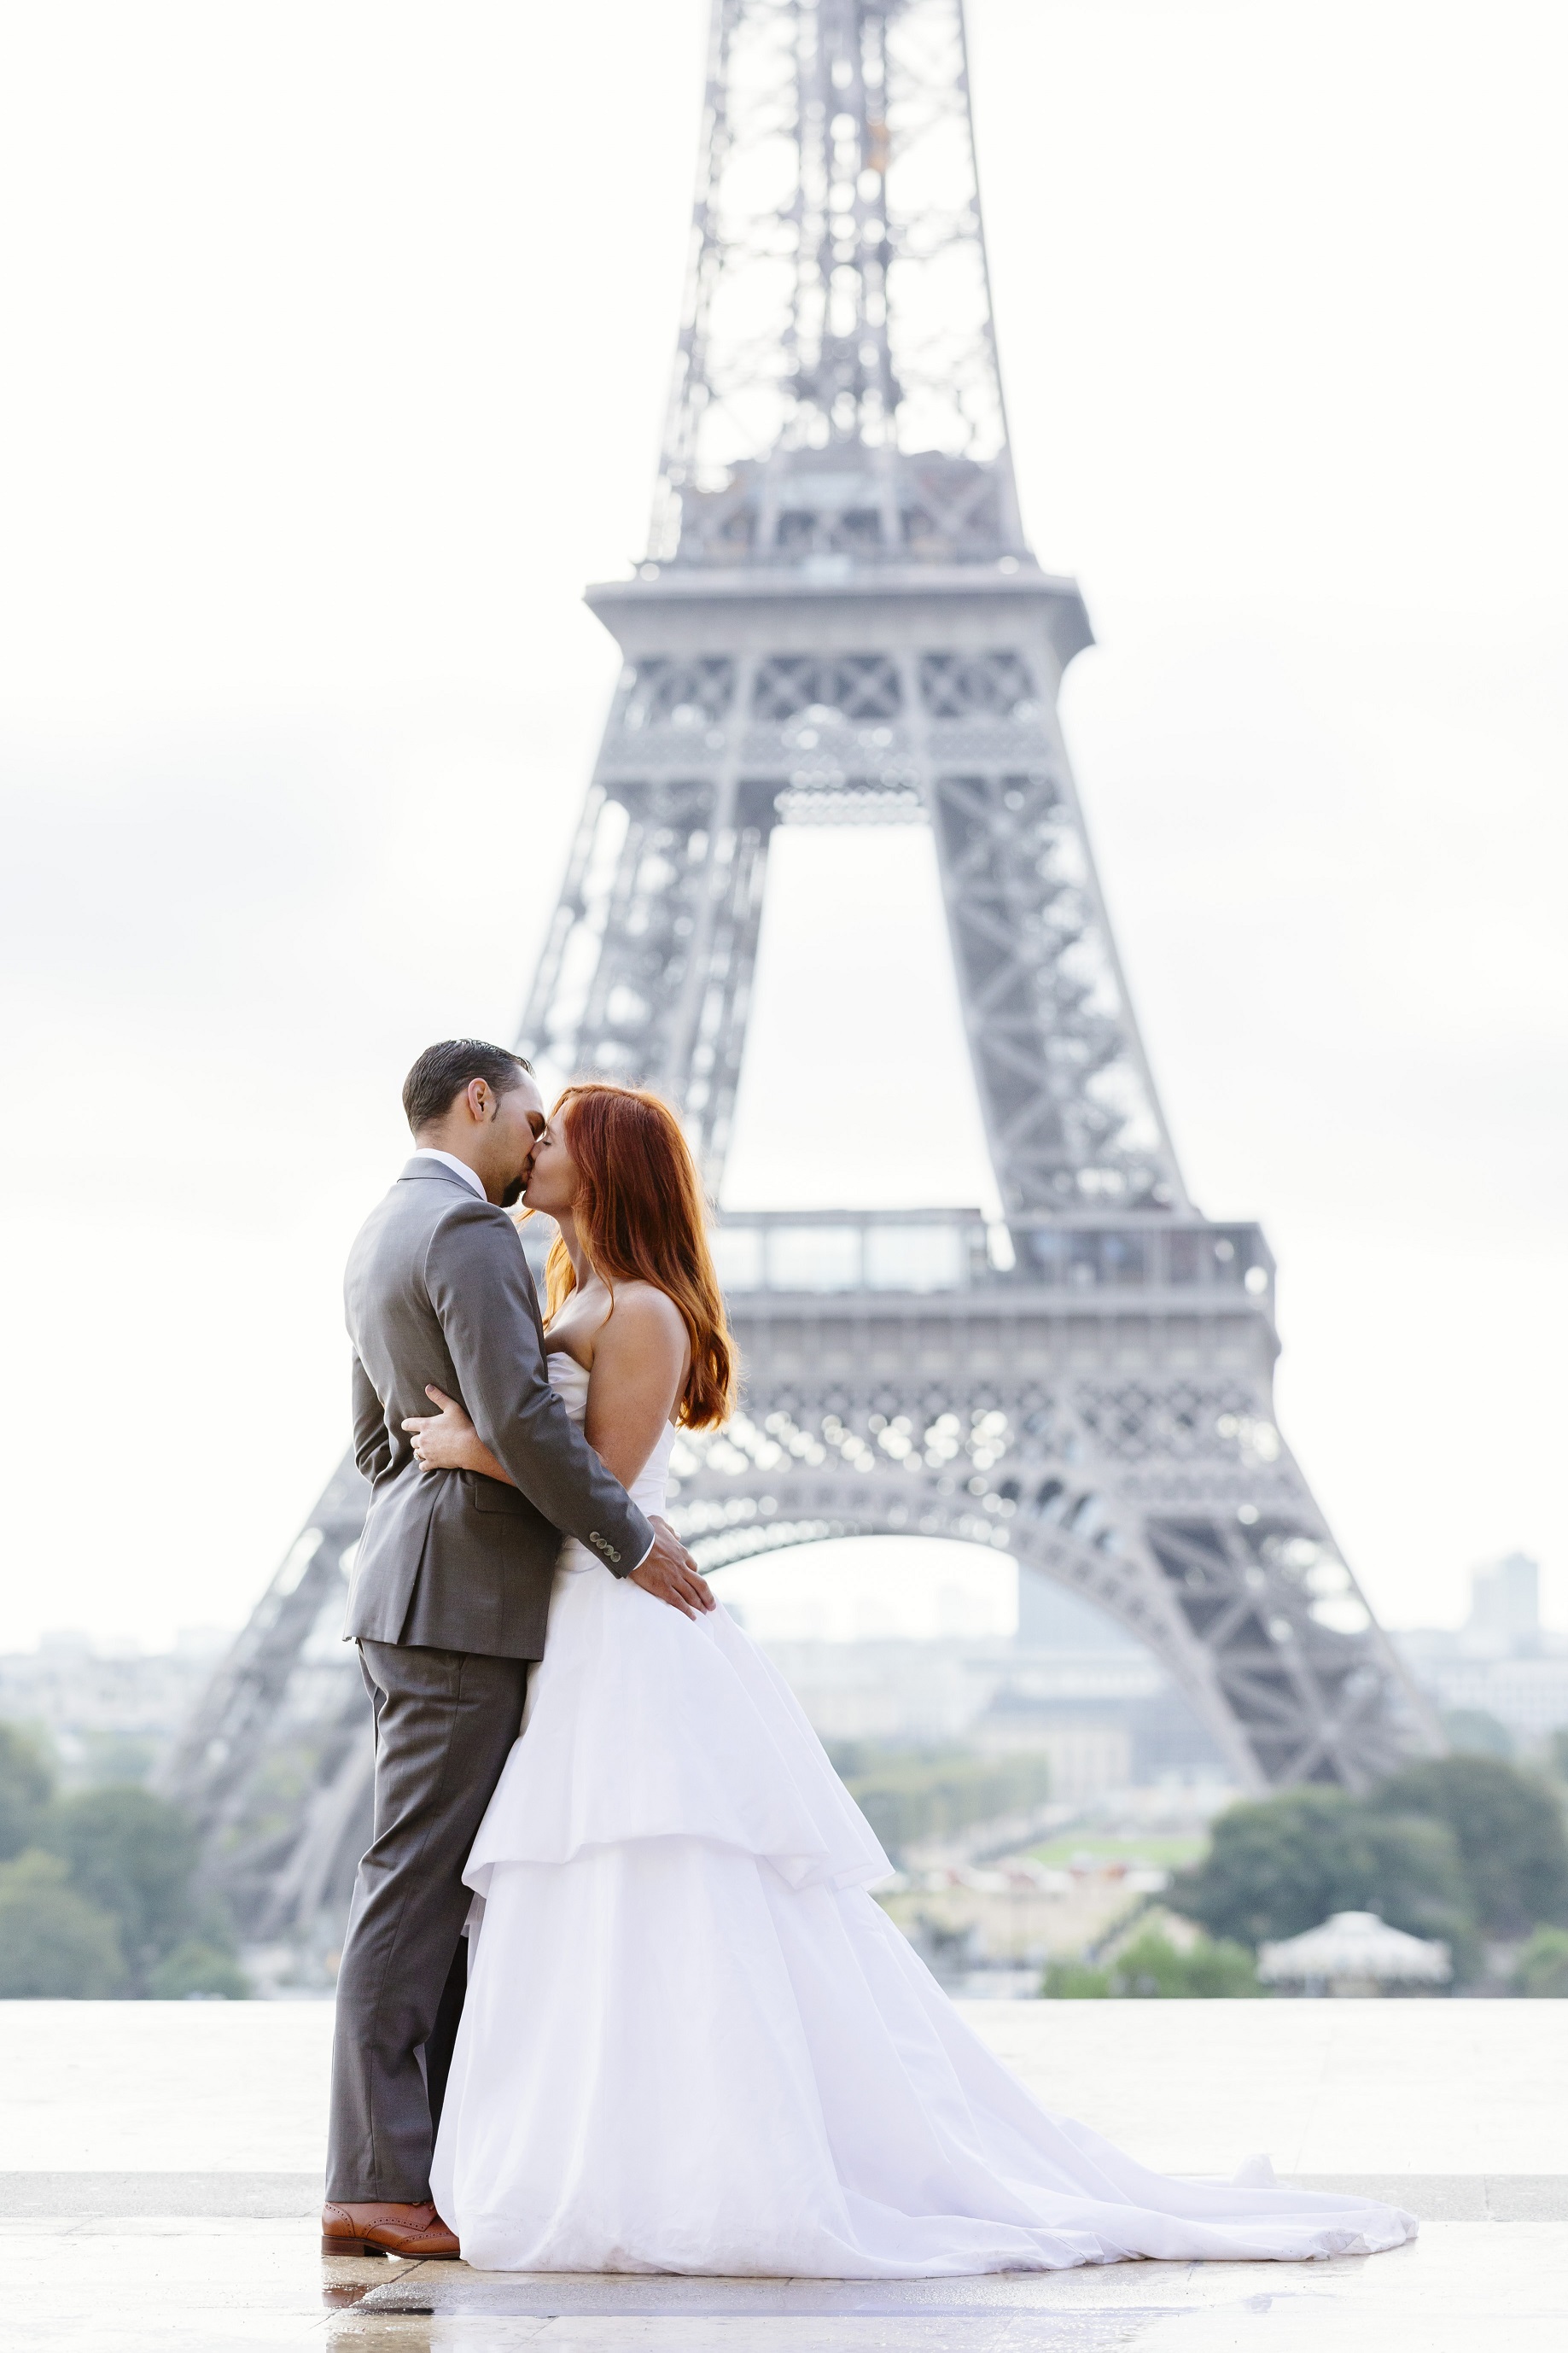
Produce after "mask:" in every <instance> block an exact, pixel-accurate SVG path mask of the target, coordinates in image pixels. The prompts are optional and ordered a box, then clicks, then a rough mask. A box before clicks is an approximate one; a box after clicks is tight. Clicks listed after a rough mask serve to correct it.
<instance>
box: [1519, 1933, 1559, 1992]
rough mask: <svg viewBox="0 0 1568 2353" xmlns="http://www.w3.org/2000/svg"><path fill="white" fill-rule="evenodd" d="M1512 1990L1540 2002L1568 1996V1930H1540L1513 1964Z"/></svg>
mask: <svg viewBox="0 0 1568 2353" xmlns="http://www.w3.org/2000/svg"><path fill="white" fill-rule="evenodd" d="M1513 1989H1514V1991H1515V1993H1522V1994H1530V1995H1533V1996H1534V1997H1535V1998H1536V1999H1537V2000H1542V1999H1544V2000H1561V1999H1562V1998H1563V1996H1564V1995H1568V1928H1537V1930H1536V1932H1535V1934H1534V1936H1531V1939H1530V1942H1529V1943H1528V1944H1527V1945H1526V1946H1525V1947H1524V1950H1523V1951H1522V1952H1521V1955H1520V1957H1519V1959H1518V1961H1517V1962H1516V1963H1515V1965H1514V1972H1513Z"/></svg>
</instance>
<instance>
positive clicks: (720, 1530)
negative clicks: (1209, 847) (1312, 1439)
mask: <svg viewBox="0 0 1568 2353" xmlns="http://www.w3.org/2000/svg"><path fill="white" fill-rule="evenodd" d="M720 1247H721V1270H722V1271H724V1273H725V1275H726V1290H727V1293H728V1296H729V1301H730V1306H731V1315H732V1317H733V1321H734V1325H735V1330H736V1335H737V1337H738V1339H739V1341H740V1345H741V1348H742V1356H743V1359H744V1363H745V1366H746V1376H747V1391H746V1398H745V1402H744V1407H743V1410H742V1412H741V1413H740V1414H738V1415H737V1416H736V1417H735V1419H733V1420H732V1421H731V1423H730V1424H729V1425H728V1426H727V1427H726V1428H725V1429H724V1430H722V1431H721V1432H719V1433H717V1434H715V1435H712V1436H702V1435H698V1434H693V1433H687V1434H685V1435H683V1436H682V1438H681V1439H680V1440H679V1441H678V1443H677V1448H676V1453H675V1458H674V1464H673V1469H674V1472H675V1477H676V1480H677V1482H678V1487H677V1488H673V1489H672V1506H671V1508H672V1514H673V1516H674V1519H675V1522H676V1525H678V1526H679V1528H680V1530H681V1532H682V1534H683V1535H684V1536H685V1538H686V1541H687V1542H688V1544H689V1545H690V1546H691V1547H692V1548H693V1550H694V1551H695V1552H696V1554H697V1556H698V1557H699V1559H700V1560H701V1561H702V1563H703V1565H704V1567H706V1568H707V1569H708V1570H709V1571H710V1572H716V1571H718V1570H720V1569H721V1568H722V1567H726V1566H728V1565H730V1564H731V1563H732V1562H734V1561H737V1560H741V1559H746V1558H750V1557H752V1556H755V1555H756V1554H758V1553H762V1552H770V1551H774V1550H778V1549H781V1548H783V1547H786V1546H794V1545H800V1544H809V1543H814V1542H819V1541H821V1540H823V1539H825V1538H827V1537H830V1536H847V1535H899V1534H904V1535H912V1534H919V1535H935V1536H944V1537H949V1538H955V1539H958V1540H960V1541H963V1542H968V1543H974V1544H981V1545H986V1546H993V1547H994V1548H998V1549H1001V1550H1005V1551H1006V1552H1007V1553H1008V1554H1009V1555H1010V1556H1011V1557H1013V1558H1014V1559H1016V1561H1017V1562H1018V1564H1019V1567H1020V1569H1021V1570H1025V1571H1030V1570H1033V1571H1036V1572H1038V1573H1041V1574H1044V1575H1046V1576H1047V1577H1052V1578H1055V1579H1057V1580H1058V1582H1060V1583H1062V1584H1064V1585H1066V1586H1068V1587H1069V1588H1072V1589H1073V1590H1075V1591H1076V1592H1078V1593H1079V1594H1080V1595H1081V1596H1082V1597H1083V1598H1084V1599H1088V1600H1090V1601H1093V1602H1095V1603H1096V1604H1098V1606H1099V1607H1100V1608H1101V1609H1105V1610H1106V1611H1107V1612H1109V1614H1110V1615H1111V1616H1112V1617H1114V1618H1116V1619H1117V1620H1120V1622H1121V1624H1122V1625H1124V1626H1125V1627H1126V1628H1127V1629H1128V1630H1130V1631H1131V1632H1132V1633H1134V1634H1136V1635H1137V1636H1138V1637H1139V1639H1140V1640H1141V1641H1142V1642H1144V1643H1145V1644H1146V1645H1147V1647H1148V1648H1149V1649H1150V1650H1151V1651H1153V1652H1154V1654H1155V1655H1156V1657H1158V1658H1159V1659H1160V1661H1161V1662H1162V1663H1163V1665H1164V1666H1165V1668H1166V1669H1167V1671H1168V1672H1169V1673H1170V1674H1171V1676H1172V1677H1173V1681H1174V1682H1175V1683H1176V1684H1177V1685H1178V1686H1179V1688H1180V1689H1181V1690H1182V1691H1183V1692H1184V1694H1185V1696H1186V1698H1187V1699H1188V1701H1189V1702H1190V1703H1191V1704H1192V1705H1193V1707H1194V1710H1195V1712H1196V1713H1197V1714H1198V1715H1199V1716H1200V1717H1201V1718H1202V1720H1203V1721H1204V1723H1205V1725H1206V1726H1207V1728H1208V1730H1209V1731H1210V1733H1211V1735H1212V1736H1213V1737H1214V1738H1215V1741H1216V1743H1217V1745H1218V1746H1219V1748H1220V1750H1221V1753H1222V1754H1223V1755H1224V1756H1225V1757H1226V1760H1227V1761H1228V1763H1229V1765H1230V1767H1231V1769H1232V1771H1233V1773H1234V1774H1235V1776H1236V1778H1237V1781H1238V1782H1239V1783H1240V1784H1241V1786H1242V1787H1244V1788H1264V1787H1267V1786H1269V1785H1274V1784H1280V1783H1288V1782H1296V1781H1334V1782H1341V1783H1344V1784H1347V1785H1349V1786H1351V1787H1352V1788H1359V1787H1363V1786H1365V1785H1366V1784H1367V1783H1368V1782H1370V1781H1372V1780H1373V1779H1375V1778H1377V1777H1378V1776H1379V1775H1380V1774H1381V1773H1383V1772H1385V1771H1387V1770H1388V1769H1390V1768H1391V1767H1393V1765H1394V1764H1395V1763H1396V1762H1397V1761H1398V1759H1399V1757H1401V1756H1402V1754H1404V1753H1405V1751H1406V1750H1407V1749H1408V1748H1410V1747H1412V1746H1415V1747H1419V1746H1426V1745H1429V1743H1430V1741H1431V1739H1432V1736H1433V1734H1432V1726H1431V1724H1430V1722H1429V1720H1428V1718H1427V1716H1426V1712H1425V1710H1424V1708H1423V1707H1422V1705H1421V1704H1420V1703H1419V1702H1418V1701H1416V1700H1415V1698H1414V1697H1413V1695H1412V1694H1410V1692H1409V1691H1408V1689H1407V1688H1406V1686H1405V1682H1404V1678H1403V1675H1402V1672H1401V1670H1400V1668H1399V1665H1398V1662H1397V1661H1396V1660H1395V1658H1394V1654H1393V1652H1392V1651H1391V1649H1390V1646H1389V1644H1388V1642H1387V1641H1386V1639H1385V1638H1384V1635H1383V1634H1382V1633H1381V1631H1380V1630H1378V1628H1377V1627H1376V1625H1375V1623H1374V1621H1373V1617H1372V1613H1371V1611H1370V1610H1369V1609H1368V1608H1367V1606H1366V1602H1365V1600H1364V1598H1363V1595H1362V1593H1361V1591H1360V1589H1359V1588H1358V1587H1357V1584H1356V1581H1355V1579H1354V1577H1353V1576H1352V1573H1351V1571H1350V1569H1349V1568H1348V1567H1346V1565H1345V1562H1344V1560H1343V1557H1342V1555H1341V1553H1340V1551H1339V1549H1338V1547H1337V1546H1336V1545H1335V1543H1334V1541H1333V1538H1332V1535H1331V1533H1330V1530H1329V1529H1328V1527H1327V1525H1325V1523H1324V1521H1323V1518H1322V1516H1321V1513H1320V1512H1319V1510H1318V1508H1317V1506H1316V1504H1315V1503H1314V1502H1313V1499H1312V1496H1311V1493H1310V1490H1309V1488H1308V1486H1307V1483H1306V1482H1305V1480H1304V1479H1303V1477H1302V1475H1301V1472H1300V1469H1299V1467H1298V1466H1297V1464H1296V1463H1295V1461H1293V1459H1292V1458H1291V1455H1290V1453H1289V1449H1288V1448H1287V1446H1286V1444H1285V1442H1284V1440H1283V1439H1282V1437H1281V1436H1280V1433H1279V1428H1278V1425H1277V1423H1276V1421H1275V1419H1274V1409H1273V1400H1272V1370H1273V1364H1274V1359H1275V1357H1276V1356H1277V1354H1278V1348H1279V1344H1278V1340H1277V1338H1276V1335H1275V1330H1274V1322H1273V1280H1274V1269H1273V1262H1272V1260H1271V1258H1270V1256H1269V1254H1268V1248H1267V1245H1266V1243H1265V1242H1264V1240H1263V1237H1262V1234H1261V1232H1260V1231H1259V1229H1258V1228H1257V1227H1256V1226H1254V1225H1245V1224H1244V1225H1224V1226H1220V1225H1215V1224H1212V1223H1210V1222H1209V1221H1208V1220H1206V1219H1201V1218H1199V1217H1197V1216H1196V1215H1195V1214H1194V1213H1193V1212H1191V1211H1186V1212H1181V1213H1176V1214H1173V1215H1172V1216H1169V1217H1162V1218H1159V1219H1152V1218H1136V1219H1135V1218H1131V1217H1128V1216H1125V1215H1123V1216H1121V1217H1118V1218H1116V1219H1089V1218H1088V1217H1085V1216H1081V1215H1079V1216H1075V1217H1074V1218H1072V1219H1052V1220H1051V1221H1049V1222H1048V1223H1047V1222H1044V1221H1035V1220H1027V1221H1025V1220H1014V1221H1012V1223H1011V1224H1010V1225H1009V1226H1008V1227H1006V1228H1005V1229H998V1228H995V1227H992V1228H988V1227H987V1226H986V1225H985V1223H984V1221H983V1219H981V1217H980V1215H979V1213H978V1212H976V1211H967V1212H966V1211H962V1210H949V1211H941V1210H911V1211H904V1212H900V1213H896V1214H895V1213H887V1212H884V1213H881V1214H861V1215H858V1216H857V1215H853V1214H849V1213H842V1212H822V1213H818V1214H816V1215H814V1216H810V1217H805V1216H802V1215H800V1214H798V1213H787V1212H778V1213H774V1214H772V1215H752V1216H744V1217H731V1218H728V1219H725V1221H724V1224H723V1226H722V1228H721V1235H720ZM998 1261H1001V1262H998ZM1009 1261H1011V1262H1010V1263H1009Z"/></svg>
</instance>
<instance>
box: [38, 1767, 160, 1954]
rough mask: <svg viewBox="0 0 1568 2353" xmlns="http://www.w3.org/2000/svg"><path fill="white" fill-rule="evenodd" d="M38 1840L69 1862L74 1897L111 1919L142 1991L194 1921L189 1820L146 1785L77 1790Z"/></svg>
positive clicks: (59, 1807) (51, 1817)
mask: <svg viewBox="0 0 1568 2353" xmlns="http://www.w3.org/2000/svg"><path fill="white" fill-rule="evenodd" d="M42 1843H43V1844H45V1845H47V1847H48V1848H49V1849H50V1850H51V1851H52V1852H54V1853H56V1854H58V1856H59V1857H60V1859H61V1861H62V1862H64V1863H65V1864H66V1865H67V1867H68V1871H69V1873H70V1882H71V1885H72V1887H73V1888H74V1889H75V1890H76V1892H77V1894H79V1895H82V1896H85V1897H86V1898H87V1900H88V1901H89V1903H91V1904H95V1905H98V1906H99V1908H100V1911H103V1912H107V1913H108V1914H109V1915H110V1917H111V1918H112V1919H113V1920H114V1921H115V1922H116V1923H117V1925H118V1926H119V1930H120V1941H121V1949H122V1951H123V1953H124V1956H125V1962H126V1968H127V1971H128V1974H129V1977H130V1981H131V1989H132V1992H133V1993H135V1994H141V1993H142V1992H144V1991H145V1990H146V1987H147V1981H148V1978H150V1976H151V1974H152V1972H153V1969H155V1968H157V1966H158V1964H159V1962H160V1961H162V1960H163V1959H165V1958H166V1957H168V1955H169V1954H171V1953H172V1952H173V1951H174V1947H176V1946H177V1945H179V1944H181V1943H182V1942H183V1941H184V1939H185V1938H186V1937H187V1936H191V1935H193V1934H194V1933H195V1929H196V1927H197V1926H198V1925H199V1924H198V1922H197V1919H196V1916H195V1906H194V1904H193V1901H192V1894H191V1880H192V1876H193V1874H194V1873H195V1864H196V1837H195V1831H194V1830H193V1828H192V1826H191V1824H190V1822H189V1821H188V1820H186V1818H185V1816H184V1814H183V1813H181V1812H180V1810H179V1809H178V1808H177V1807H175V1806H172V1805H170V1804H169V1803H168V1801H167V1799H163V1798H158V1797H154V1796H153V1792H152V1791H151V1790H150V1789H135V1788H108V1789H83V1790H81V1791H79V1793H78V1794H77V1795H76V1796H74V1797H69V1798H64V1799H60V1800H59V1802H58V1804H57V1805H56V1806H55V1807H54V1808H53V1810H52V1811H51V1813H50V1815H49V1817H48V1820H47V1824H46V1826H45V1830H44V1833H43V1839H42Z"/></svg>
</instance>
